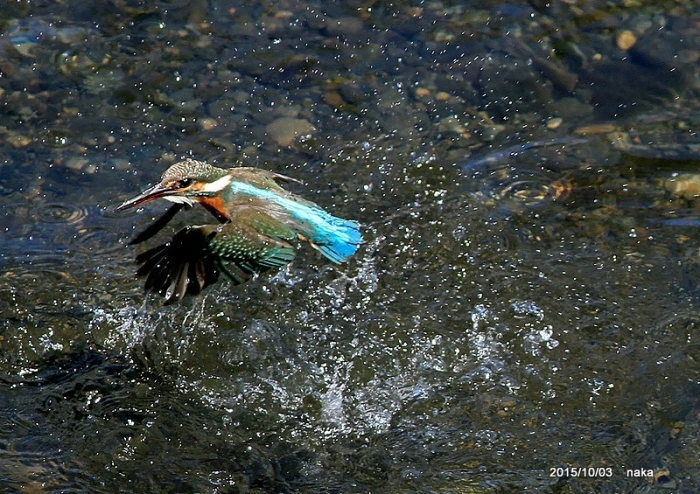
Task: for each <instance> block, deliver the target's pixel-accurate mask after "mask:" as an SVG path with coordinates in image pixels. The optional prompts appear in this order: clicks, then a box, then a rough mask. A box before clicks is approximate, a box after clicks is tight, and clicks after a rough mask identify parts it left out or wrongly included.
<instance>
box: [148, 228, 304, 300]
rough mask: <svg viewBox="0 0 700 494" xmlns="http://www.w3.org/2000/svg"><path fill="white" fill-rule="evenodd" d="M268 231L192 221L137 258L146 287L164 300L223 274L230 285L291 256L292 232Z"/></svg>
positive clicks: (200, 287)
mask: <svg viewBox="0 0 700 494" xmlns="http://www.w3.org/2000/svg"><path fill="white" fill-rule="evenodd" d="M280 233H282V235H274V236H270V235H267V234H264V233H261V232H260V231H258V230H257V229H255V228H253V227H252V226H250V225H247V224H243V223H225V224H223V225H219V226H215V225H206V226H190V227H187V228H183V229H182V230H180V231H179V232H178V233H177V234H176V235H175V236H174V237H173V239H172V240H171V241H170V242H168V243H167V244H163V245H159V246H158V247H154V248H153V249H150V250H148V251H146V252H144V253H142V254H139V255H138V256H137V257H136V262H137V263H138V264H140V267H139V269H138V271H137V273H136V274H137V275H138V276H145V277H146V284H145V290H146V291H149V292H154V293H158V294H160V295H162V296H164V297H165V304H166V305H167V304H171V303H173V302H176V301H178V300H180V299H182V298H183V297H184V296H185V295H186V294H192V295H194V294H197V293H199V292H201V291H202V290H203V289H204V288H206V287H207V286H209V285H211V284H212V283H215V282H216V281H217V280H218V279H219V275H220V274H223V275H224V276H225V277H227V278H229V279H230V280H231V281H232V282H233V283H234V284H240V283H244V282H245V281H247V280H249V279H250V278H251V277H252V276H254V275H256V274H258V273H261V272H263V271H266V270H268V269H270V268H272V267H277V266H283V265H285V264H287V263H289V262H290V261H292V259H294V247H292V245H291V244H289V243H288V242H287V239H291V238H293V236H292V235H293V232H291V231H289V232H280Z"/></svg>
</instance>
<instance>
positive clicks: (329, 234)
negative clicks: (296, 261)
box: [309, 213, 362, 264]
mask: <svg viewBox="0 0 700 494" xmlns="http://www.w3.org/2000/svg"><path fill="white" fill-rule="evenodd" d="M324 216H325V217H324V220H325V221H323V222H322V223H321V224H316V228H315V232H314V236H313V237H312V238H310V239H309V240H310V241H311V244H312V245H313V246H314V247H316V248H317V249H318V250H319V251H320V252H321V254H323V255H324V256H326V257H327V258H328V259H330V260H331V261H333V262H335V263H338V264H340V263H342V262H345V261H346V260H347V259H348V258H349V257H350V256H352V255H353V254H354V253H355V252H356V251H357V248H358V247H359V246H360V244H361V243H362V234H361V233H360V224H359V223H357V222H356V221H351V220H346V219H343V218H338V217H337V216H333V215H331V214H328V213H326V214H325V215H324Z"/></svg>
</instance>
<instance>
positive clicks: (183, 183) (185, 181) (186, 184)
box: [177, 178, 192, 189]
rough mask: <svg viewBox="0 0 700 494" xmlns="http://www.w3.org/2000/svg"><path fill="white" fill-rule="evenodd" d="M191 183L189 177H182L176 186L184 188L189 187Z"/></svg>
mask: <svg viewBox="0 0 700 494" xmlns="http://www.w3.org/2000/svg"><path fill="white" fill-rule="evenodd" d="M190 185H192V179H191V178H183V179H182V180H180V181H179V182H178V183H177V186H178V188H180V189H184V188H185V187H189V186H190Z"/></svg>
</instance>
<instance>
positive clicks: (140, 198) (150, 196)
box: [115, 184, 175, 211]
mask: <svg viewBox="0 0 700 494" xmlns="http://www.w3.org/2000/svg"><path fill="white" fill-rule="evenodd" d="M173 193H175V191H173V190H172V189H166V188H164V187H161V185H160V184H156V185H154V186H153V187H151V188H148V189H146V190H144V191H143V192H141V193H140V194H139V195H137V196H136V197H132V198H131V199H129V200H128V201H126V202H124V204H122V205H121V206H119V207H117V208H116V209H115V211H124V210H125V209H129V208H134V207H136V206H140V205H141V204H146V203H147V202H151V201H153V200H155V199H158V198H160V197H164V196H168V195H172V194H173Z"/></svg>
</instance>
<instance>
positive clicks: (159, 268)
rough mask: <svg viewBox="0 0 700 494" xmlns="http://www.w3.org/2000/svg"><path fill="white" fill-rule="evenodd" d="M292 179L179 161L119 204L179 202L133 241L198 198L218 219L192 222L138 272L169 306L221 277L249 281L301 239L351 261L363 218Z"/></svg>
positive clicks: (285, 258)
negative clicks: (342, 212)
mask: <svg viewBox="0 0 700 494" xmlns="http://www.w3.org/2000/svg"><path fill="white" fill-rule="evenodd" d="M289 182H299V181H298V180H296V179H293V178H290V177H287V176H285V175H280V174H279V173H274V172H271V171H267V170H263V169H259V168H251V167H239V168H231V169H224V168H218V167H216V166H212V165H210V164H209V163H206V162H203V161H197V160H194V159H186V160H184V161H180V162H179V163H176V164H174V165H172V166H171V167H170V168H168V169H167V170H166V171H165V173H163V175H162V177H161V180H160V182H159V183H157V184H155V185H154V186H152V187H150V188H149V189H146V190H145V191H143V192H142V193H141V194H139V195H137V196H136V197H133V198H132V199H129V200H128V201H126V202H124V203H123V204H122V205H120V206H119V207H117V208H116V210H117V211H123V210H125V209H129V208H133V207H136V206H140V205H142V204H145V203H147V202H150V201H153V200H155V199H159V198H161V197H162V198H163V199H167V200H168V201H171V202H173V203H175V204H174V205H173V206H171V208H170V209H168V211H167V212H166V213H165V214H164V215H163V216H162V217H161V218H160V219H159V220H157V221H156V222H155V223H153V224H152V225H151V226H149V227H148V228H147V229H146V230H144V231H143V232H142V233H140V234H139V235H137V236H136V237H135V238H134V239H133V240H132V241H131V242H129V244H130V245H133V244H138V243H141V242H143V241H145V240H148V239H149V238H151V237H153V236H154V235H155V234H156V233H158V231H160V230H161V229H162V228H163V227H164V226H165V225H166V224H167V223H168V222H169V221H170V220H171V219H172V218H173V217H174V216H175V214H177V212H178V211H179V210H180V209H182V208H183V207H185V206H193V205H194V204H195V203H199V204H201V205H202V206H204V208H206V209H207V210H208V211H209V212H210V213H212V215H213V216H214V217H215V218H216V220H217V221H218V223H215V224H208V225H194V226H187V227H185V228H183V229H182V230H180V231H179V232H177V233H176V234H175V236H174V237H173V238H172V240H171V241H170V242H168V243H165V244H162V245H159V246H157V247H154V248H152V249H149V250H147V251H146V252H143V253H141V254H139V255H138V256H137V257H136V262H137V264H138V265H139V268H138V270H137V272H136V274H137V276H141V277H145V278H146V283H145V290H146V291H147V292H153V293H158V294H160V295H162V296H163V297H164V298H165V304H166V305H167V304H171V303H173V302H176V301H179V300H181V299H182V298H183V297H184V296H185V295H187V294H191V295H196V294H198V293H200V292H201V291H202V290H203V289H204V288H206V287H207V286H209V285H211V284H212V283H215V282H216V281H217V280H218V279H219V275H220V274H223V275H224V277H225V278H228V280H230V281H231V282H232V283H233V284H241V283H244V282H246V281H248V280H249V279H250V278H251V277H253V276H255V275H258V274H260V273H262V272H264V271H267V270H268V269H271V268H277V267H281V266H284V265H285V264H287V263H289V262H291V261H292V260H293V259H294V255H295V246H294V244H293V242H294V241H296V240H297V239H298V240H302V241H306V242H308V243H309V244H311V246H312V247H313V248H315V249H316V250H318V251H319V252H321V254H323V255H324V256H325V257H326V258H328V259H330V260H331V261H332V262H334V263H337V264H340V263H343V262H345V261H346V260H347V259H348V258H349V257H351V256H352V255H353V254H354V253H355V252H356V251H357V249H358V247H359V245H360V244H361V243H362V234H361V233H360V225H359V223H358V222H356V221H351V220H346V219H343V218H339V217H337V216H334V215H332V214H330V213H328V212H327V211H326V210H324V209H323V208H321V207H320V206H319V205H317V204H316V203H314V202H311V201H308V200H306V199H303V198H301V197H299V196H298V195H296V194H294V193H292V192H289V191H288V190H286V189H284V188H282V186H281V184H283V183H289Z"/></svg>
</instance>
